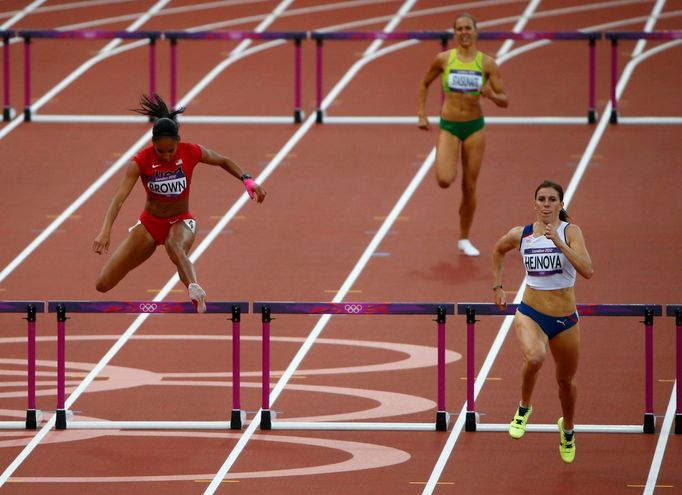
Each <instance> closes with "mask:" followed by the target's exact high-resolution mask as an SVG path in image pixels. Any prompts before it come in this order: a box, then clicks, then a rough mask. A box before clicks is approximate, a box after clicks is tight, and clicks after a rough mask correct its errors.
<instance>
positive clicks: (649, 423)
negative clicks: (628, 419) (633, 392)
mask: <svg viewBox="0 0 682 495" xmlns="http://www.w3.org/2000/svg"><path fill="white" fill-rule="evenodd" d="M644 433H656V418H655V417H654V413H644Z"/></svg>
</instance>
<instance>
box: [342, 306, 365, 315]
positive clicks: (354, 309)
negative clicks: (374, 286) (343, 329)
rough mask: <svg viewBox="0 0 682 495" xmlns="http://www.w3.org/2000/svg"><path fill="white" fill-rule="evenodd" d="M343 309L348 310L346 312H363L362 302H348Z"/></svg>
mask: <svg viewBox="0 0 682 495" xmlns="http://www.w3.org/2000/svg"><path fill="white" fill-rule="evenodd" d="M343 309H345V310H346V313H353V314H358V313H362V304H346V305H345V306H344V307H343Z"/></svg>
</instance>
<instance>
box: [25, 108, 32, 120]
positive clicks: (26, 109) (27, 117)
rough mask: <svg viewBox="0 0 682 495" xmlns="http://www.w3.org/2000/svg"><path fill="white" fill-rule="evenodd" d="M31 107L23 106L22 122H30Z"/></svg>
mask: <svg viewBox="0 0 682 495" xmlns="http://www.w3.org/2000/svg"><path fill="white" fill-rule="evenodd" d="M31 115H32V114H31V107H26V108H24V122H31Z"/></svg>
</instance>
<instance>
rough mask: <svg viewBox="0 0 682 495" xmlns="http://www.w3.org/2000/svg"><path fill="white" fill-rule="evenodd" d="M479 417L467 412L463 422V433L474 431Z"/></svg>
mask: <svg viewBox="0 0 682 495" xmlns="http://www.w3.org/2000/svg"><path fill="white" fill-rule="evenodd" d="M479 419H480V416H479V415H478V413H477V412H476V411H467V414H466V419H465V421H464V431H476V425H477V424H478V421H479Z"/></svg>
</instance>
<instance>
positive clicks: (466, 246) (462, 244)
mask: <svg viewBox="0 0 682 495" xmlns="http://www.w3.org/2000/svg"><path fill="white" fill-rule="evenodd" d="M457 248H458V249H459V250H460V251H461V252H462V254H464V256H478V255H479V254H481V253H480V252H479V251H478V249H476V248H475V247H474V245H473V244H471V241H469V239H460V240H459V241H457Z"/></svg>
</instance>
